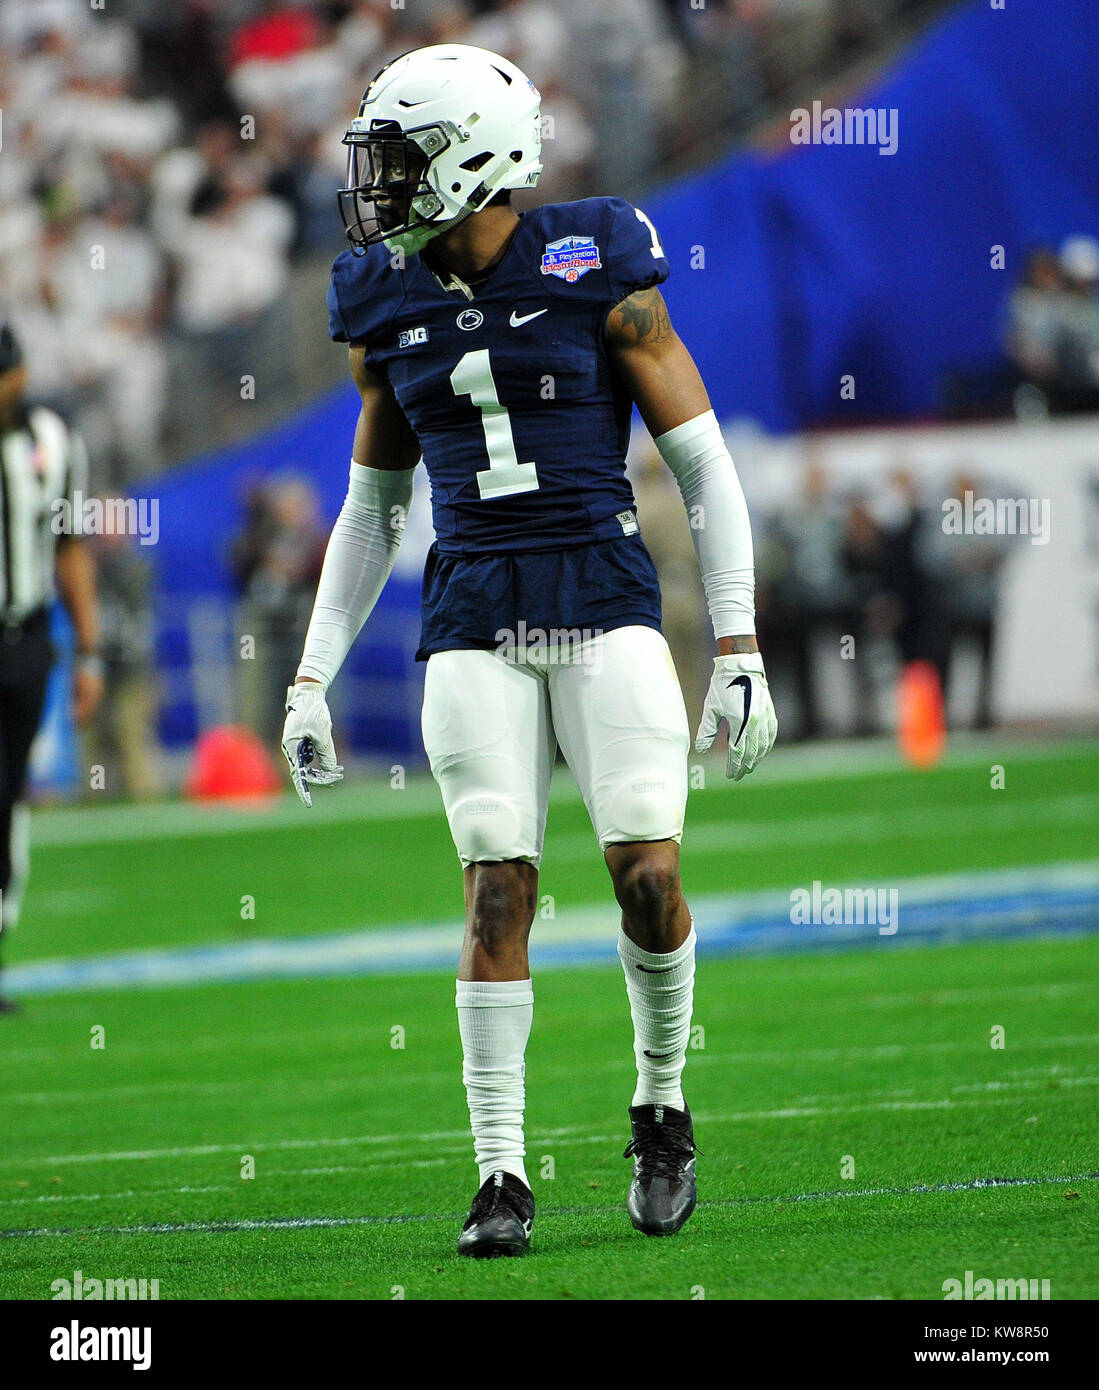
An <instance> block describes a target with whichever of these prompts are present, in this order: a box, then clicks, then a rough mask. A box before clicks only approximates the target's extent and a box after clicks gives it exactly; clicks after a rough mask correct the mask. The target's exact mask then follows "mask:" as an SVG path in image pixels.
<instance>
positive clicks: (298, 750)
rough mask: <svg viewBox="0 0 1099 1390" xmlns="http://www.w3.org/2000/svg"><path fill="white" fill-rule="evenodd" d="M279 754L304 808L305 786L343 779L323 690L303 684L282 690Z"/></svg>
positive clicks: (308, 801) (308, 799)
mask: <svg viewBox="0 0 1099 1390" xmlns="http://www.w3.org/2000/svg"><path fill="white" fill-rule="evenodd" d="M282 751H283V753H284V754H285V755H286V761H287V762H288V763H289V764H290V778H291V781H292V782H293V783H294V790H295V791H296V792H297V794H298V795H299V796H300V797H301V799H302V801H304V802H305V804H306V805H307V806H312V804H313V798H312V797H311V796H310V795H309V783H310V782H313V783H314V784H315V785H316V786H318V787H327V786H330V785H331V783H333V782H338V781H340V779H341V778H342V777H343V768H342V767H340V765H339V764H338V763H337V762H336V750H335V748H334V747H333V744H332V716H331V715H330V714H329V712H328V705H327V703H326V701H325V698H324V687H323V686H322V685H320V684H318V683H317V682H315V681H303V682H302V683H301V684H300V685H292V686H290V687H289V688H288V689H287V691H286V723H285V724H284V725H283V729H282Z"/></svg>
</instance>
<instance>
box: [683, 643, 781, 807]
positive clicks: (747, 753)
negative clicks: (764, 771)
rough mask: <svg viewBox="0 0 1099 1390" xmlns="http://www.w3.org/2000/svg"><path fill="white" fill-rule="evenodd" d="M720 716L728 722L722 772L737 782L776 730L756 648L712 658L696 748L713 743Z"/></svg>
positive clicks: (764, 750) (700, 749)
mask: <svg viewBox="0 0 1099 1390" xmlns="http://www.w3.org/2000/svg"><path fill="white" fill-rule="evenodd" d="M722 719H725V720H727V721H728V724H729V756H728V758H727V759H726V762H725V776H726V777H731V778H732V779H733V781H734V782H739V781H740V779H741V778H742V777H745V776H747V774H748V773H749V772H751V771H752V769H753V768H754V767H755V765H756V763H758V762H759V761H760V760H761V759H762V758H765V757H766V756H767V754H768V753H769V752H770V751H771V748H772V746H773V745H774V742H775V737H776V735H777V734H778V717H777V715H776V714H775V707H774V705H773V704H772V702H771V692H770V691H769V690H768V689H767V676H766V674H765V672H764V670H763V657H762V656H760V655H759V653H758V652H751V653H748V654H745V655H743V656H719V657H716V658H715V659H714V674H713V676H712V678H711V680H710V688H709V690H708V691H707V692H706V703H705V705H704V706H703V709H702V722H701V723H700V724H699V726H698V735H697V737H696V738H695V749H696V751H697V752H699V753H705V752H706V750H707V749H708V748H711V747H712V746H713V742H714V739H715V737H716V736H717V726H718V724H719V723H720V722H721V720H722Z"/></svg>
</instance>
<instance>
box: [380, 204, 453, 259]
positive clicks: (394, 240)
mask: <svg viewBox="0 0 1099 1390" xmlns="http://www.w3.org/2000/svg"><path fill="white" fill-rule="evenodd" d="M472 211H473V209H472V208H463V209H462V211H461V212H460V213H459V214H458V216H457V217H452V218H451V219H450V220H449V221H448V222H423V223H421V224H420V225H419V226H418V227H410V228H409V229H408V230H407V231H405V232H395V233H394V234H393V236H387V237H384V238H383V241H384V242H385V245H386V249H387V250H389V251H403V252H404V254H405V255H406V256H413V255H415V254H416V253H417V252H419V251H422V250H423V249H424V247H425V246H426V245H427V244H428V242H429V241H434V239H435V238H436V237H437V236H440V235H441V234H442V233H443V232H449V231H450V229H451V228H452V227H457V226H458V225H459V224H460V223H462V222H464V221H465V220H466V218H467V217H469V215H470V214H471V213H472Z"/></svg>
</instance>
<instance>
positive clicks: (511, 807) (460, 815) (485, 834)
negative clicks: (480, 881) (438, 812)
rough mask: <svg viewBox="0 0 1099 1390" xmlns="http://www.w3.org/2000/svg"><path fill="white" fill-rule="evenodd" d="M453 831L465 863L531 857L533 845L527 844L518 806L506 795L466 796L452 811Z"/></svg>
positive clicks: (534, 850)
mask: <svg viewBox="0 0 1099 1390" xmlns="http://www.w3.org/2000/svg"><path fill="white" fill-rule="evenodd" d="M449 819H450V833H451V835H452V836H453V837H454V845H455V848H456V849H457V851H458V855H459V857H460V858H461V860H462V863H463V864H477V863H482V862H486V861H487V862H492V861H495V860H502V859H531V858H533V857H534V856H535V855H536V847H535V846H534V845H533V844H530V845H524V844H523V843H522V837H521V826H520V817H519V809H518V807H517V806H516V805H515V803H514V802H513V801H511V800H510V799H509V798H507V797H502V796H496V795H493V794H492V793H485V794H483V795H481V796H465V797H462V798H461V799H460V800H459V801H456V802H455V803H454V805H453V806H451V807H450V810H449Z"/></svg>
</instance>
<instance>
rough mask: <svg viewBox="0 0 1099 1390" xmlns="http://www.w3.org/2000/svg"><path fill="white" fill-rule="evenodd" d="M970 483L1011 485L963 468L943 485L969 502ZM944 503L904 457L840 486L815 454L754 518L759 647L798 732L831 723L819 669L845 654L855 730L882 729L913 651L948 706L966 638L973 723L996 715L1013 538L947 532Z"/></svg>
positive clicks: (983, 492)
mask: <svg viewBox="0 0 1099 1390" xmlns="http://www.w3.org/2000/svg"><path fill="white" fill-rule="evenodd" d="M809 447H810V451H811V450H812V446H811V445H810V446H809ZM967 493H968V494H969V495H970V498H971V499H972V498H974V497H980V498H988V499H992V500H994V499H995V498H996V497H997V496H1003V495H1005V492H1004V489H1003V487H1002V486H999V485H997V483H996V482H995V480H992V479H979V478H976V477H974V476H973V475H972V474H971V473H969V472H968V471H966V470H962V471H959V473H958V474H957V475H956V476H955V478H954V479H953V480H952V481H951V483H950V485H949V487H948V488H947V489H946V490H945V496H946V497H949V498H953V499H956V500H957V501H958V502H960V503H963V504H964V501H965V498H966V494H967ZM943 502H944V489H943V488H942V487H938V488H927V489H925V490H921V487H920V486H919V485H918V484H917V482H916V480H915V479H914V478H913V476H912V475H911V474H910V473H909V472H907V471H906V470H905V469H904V468H897V469H895V470H894V471H893V472H892V473H890V474H888V475H883V476H882V477H880V478H879V479H867V480H865V482H864V481H861V480H860V483H859V484H858V485H857V486H854V487H850V488H840V487H838V486H836V485H835V483H834V482H833V481H832V480H830V479H829V477H828V475H827V473H826V472H825V470H824V469H823V468H822V467H821V465H820V463H819V462H816V461H814V460H813V459H812V457H810V460H809V462H808V464H807V466H806V468H805V472H804V477H803V482H802V489H801V496H800V498H799V499H798V501H797V502H796V503H795V504H794V505H793V506H791V507H790V508H788V509H784V510H782V511H780V512H779V513H777V514H772V515H770V516H763V517H761V518H760V522H759V526H758V531H759V540H758V551H759V562H758V578H757V585H758V594H757V608H758V614H759V620H758V631H759V639H760V646H761V648H762V649H763V650H764V651H766V652H767V654H768V669H770V668H771V666H772V665H775V666H777V667H779V668H780V669H781V668H785V676H782V675H780V676H779V682H780V684H782V683H783V682H784V681H785V682H786V683H788V687H789V688H788V697H793V700H794V701H795V702H796V706H797V711H798V723H797V734H798V735H799V736H800V737H803V738H813V737H816V736H817V735H819V734H821V733H826V732H835V730H836V723H835V720H834V719H833V718H832V717H831V716H830V713H829V710H828V702H827V700H826V699H825V697H824V696H823V694H822V684H823V682H822V679H821V676H822V667H823V662H824V660H825V659H826V658H828V657H834V656H835V654H836V653H837V652H838V654H839V657H840V664H841V666H842V667H844V668H846V670H847V671H848V672H849V679H850V687H851V688H850V690H849V695H850V698H851V702H852V704H853V708H854V721H853V729H852V732H855V733H859V734H875V733H881V732H883V728H884V727H885V725H886V719H887V711H888V705H889V698H890V695H891V692H892V691H893V689H894V685H895V677H896V675H897V672H898V671H899V670H900V669H902V668H903V667H905V666H907V665H908V664H909V663H910V662H914V661H923V662H928V663H930V664H931V665H932V666H933V667H934V668H935V669H936V671H937V672H938V677H939V682H940V685H941V688H942V693H943V699H944V702H945V703H947V704H948V705H949V702H950V697H951V693H952V687H953V683H954V676H955V671H956V665H957V658H958V657H959V655H960V653H961V651H962V649H963V648H968V649H969V652H970V653H971V655H972V656H974V657H975V658H976V664H977V671H978V677H977V685H976V692H975V697H974V699H973V703H972V706H971V709H970V712H969V714H968V716H967V718H966V722H967V723H968V724H970V725H971V726H972V727H975V728H978V729H987V728H989V727H990V726H991V724H992V722H993V716H992V678H993V671H994V660H995V635H996V616H997V609H998V604H999V596H1000V580H1001V576H1002V571H1003V567H1004V564H1005V562H1006V560H1007V558H1008V555H1009V553H1010V551H1011V548H1012V547H1013V546H1015V545H1017V544H1018V543H1019V541H1018V538H1017V537H1016V536H1012V535H1007V534H989V535H983V534H964V533H961V534H959V533H957V532H955V531H954V530H951V531H948V530H947V529H946V527H945V526H944V512H943ZM851 639H853V640H851ZM883 693H884V694H885V699H884V700H883V699H882V698H881V696H882V694H883ZM793 732H794V730H793V729H791V733H793Z"/></svg>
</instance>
